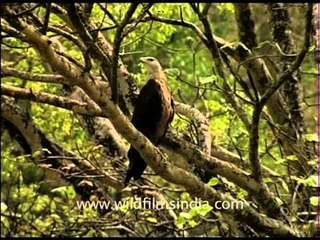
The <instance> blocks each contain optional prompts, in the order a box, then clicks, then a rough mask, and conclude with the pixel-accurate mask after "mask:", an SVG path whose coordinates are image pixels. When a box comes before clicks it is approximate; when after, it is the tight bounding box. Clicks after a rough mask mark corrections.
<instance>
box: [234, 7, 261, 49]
mask: <svg viewBox="0 0 320 240" xmlns="http://www.w3.org/2000/svg"><path fill="white" fill-rule="evenodd" d="M234 7H235V15H236V20H237V21H236V22H237V25H238V35H239V39H240V41H241V42H242V43H243V44H244V45H245V46H246V47H247V48H249V49H252V48H254V47H256V46H258V44H257V40H256V33H255V30H254V27H255V23H254V21H253V18H252V14H251V10H250V5H249V3H234Z"/></svg>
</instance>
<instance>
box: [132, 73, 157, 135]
mask: <svg viewBox="0 0 320 240" xmlns="http://www.w3.org/2000/svg"><path fill="white" fill-rule="evenodd" d="M162 101H163V98H162V92H161V87H160V85H159V83H157V82H156V81H155V80H154V79H150V80H149V81H148V82H147V84H146V85H145V86H144V87H143V88H142V89H141V91H140V94H139V96H138V98H137V101H136V105H135V108H134V112H133V116H132V123H133V125H134V126H135V127H136V128H137V129H138V130H139V131H140V132H142V133H143V134H144V135H145V136H146V137H147V138H149V139H150V140H151V141H153V140H155V139H153V137H154V133H155V132H156V131H157V127H158V123H159V121H160V120H161V116H162V113H163V104H162Z"/></svg>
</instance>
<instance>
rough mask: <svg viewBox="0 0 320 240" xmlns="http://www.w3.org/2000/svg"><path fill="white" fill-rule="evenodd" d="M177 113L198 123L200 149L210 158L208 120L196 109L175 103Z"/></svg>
mask: <svg viewBox="0 0 320 240" xmlns="http://www.w3.org/2000/svg"><path fill="white" fill-rule="evenodd" d="M175 111H176V112H177V113H181V114H183V115H185V116H187V117H188V118H189V119H192V120H194V121H195V122H196V124H197V126H196V127H197V128H198V131H199V142H200V149H202V151H204V152H205V153H206V154H207V155H208V156H210V154H211V131H210V124H209V121H208V119H207V118H206V117H205V116H204V115H203V114H202V113H201V112H200V111H199V110H198V109H196V108H192V107H190V106H189V105H186V104H183V103H180V102H175Z"/></svg>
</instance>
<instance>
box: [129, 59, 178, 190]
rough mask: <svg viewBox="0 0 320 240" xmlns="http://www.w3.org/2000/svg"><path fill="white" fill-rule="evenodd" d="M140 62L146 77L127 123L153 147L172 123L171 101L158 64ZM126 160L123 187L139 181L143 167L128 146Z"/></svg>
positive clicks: (135, 151)
mask: <svg viewBox="0 0 320 240" xmlns="http://www.w3.org/2000/svg"><path fill="white" fill-rule="evenodd" d="M140 62H142V63H144V64H145V65H146V67H147V69H148V71H149V77H148V79H147V80H148V81H147V83H146V84H145V85H144V86H143V88H142V89H141V91H140V94H139V96H138V98H137V100H136V103H135V108H134V111H133V115H132V119H131V122H132V124H133V125H134V126H135V128H136V129H137V130H139V131H140V132H141V133H143V134H144V135H145V136H146V137H147V138H148V139H149V140H150V141H151V142H152V143H153V144H154V145H155V146H157V145H158V144H159V142H160V141H161V139H162V138H163V137H164V135H165V133H166V131H167V129H168V126H169V124H170V123H171V122H172V120H173V115H174V100H173V97H172V94H171V91H170V88H169V85H168V80H167V77H166V74H165V72H164V71H163V69H162V67H161V65H160V63H159V61H158V60H157V59H155V58H154V57H142V58H140ZM128 158H129V162H130V163H129V168H128V171H127V174H126V177H125V181H124V184H125V186H127V184H128V183H129V181H130V179H131V178H132V177H133V179H134V180H137V179H139V178H140V177H141V175H142V173H143V172H144V170H145V169H146V167H147V164H146V162H145V161H144V160H143V158H142V157H141V156H140V154H139V152H138V151H137V150H136V149H135V148H134V147H133V146H132V145H131V147H130V149H129V151H128Z"/></svg>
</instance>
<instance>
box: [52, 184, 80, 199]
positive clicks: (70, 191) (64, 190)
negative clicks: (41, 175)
mask: <svg viewBox="0 0 320 240" xmlns="http://www.w3.org/2000/svg"><path fill="white" fill-rule="evenodd" d="M51 192H53V193H59V194H60V195H61V196H63V197H66V198H68V199H74V198H75V197H76V195H77V194H76V191H75V190H74V188H73V186H62V187H57V188H54V189H52V190H51Z"/></svg>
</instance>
